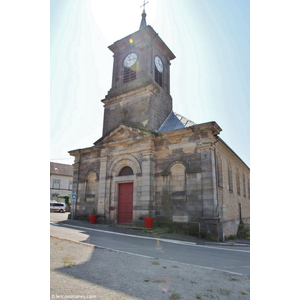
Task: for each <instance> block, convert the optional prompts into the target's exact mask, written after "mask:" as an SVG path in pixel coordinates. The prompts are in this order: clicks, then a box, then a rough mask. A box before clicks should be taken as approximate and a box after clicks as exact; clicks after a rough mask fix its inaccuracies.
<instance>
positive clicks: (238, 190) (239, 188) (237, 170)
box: [236, 168, 241, 195]
mask: <svg viewBox="0 0 300 300" xmlns="http://www.w3.org/2000/svg"><path fill="white" fill-rule="evenodd" d="M236 188H237V193H238V195H240V194H241V182H240V172H239V169H238V168H236Z"/></svg>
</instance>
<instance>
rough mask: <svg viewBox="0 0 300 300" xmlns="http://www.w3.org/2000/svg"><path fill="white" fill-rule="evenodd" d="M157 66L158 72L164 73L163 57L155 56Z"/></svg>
mask: <svg viewBox="0 0 300 300" xmlns="http://www.w3.org/2000/svg"><path fill="white" fill-rule="evenodd" d="M155 66H156V68H157V70H158V72H160V73H162V72H163V70H164V65H163V63H162V61H161V59H160V58H159V57H158V56H155Z"/></svg>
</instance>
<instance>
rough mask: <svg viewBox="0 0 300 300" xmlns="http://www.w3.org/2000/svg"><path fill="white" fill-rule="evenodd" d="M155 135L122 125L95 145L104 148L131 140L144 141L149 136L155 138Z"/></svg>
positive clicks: (144, 130) (145, 130)
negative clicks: (107, 145) (106, 145)
mask: <svg viewBox="0 0 300 300" xmlns="http://www.w3.org/2000/svg"><path fill="white" fill-rule="evenodd" d="M154 134H155V133H154V132H151V131H149V130H147V129H142V128H136V127H131V126H129V125H125V124H121V125H119V126H118V127H117V128H115V129H114V130H112V131H111V132H110V133H108V134H107V135H106V136H104V137H102V138H100V139H99V140H97V141H96V142H95V143H94V145H95V146H96V147H97V146H102V145H105V144H112V143H113V144H114V143H120V142H126V141H131V140H137V139H142V138H145V137H148V136H153V135H154Z"/></svg>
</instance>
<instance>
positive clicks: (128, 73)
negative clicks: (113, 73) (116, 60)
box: [123, 63, 136, 83]
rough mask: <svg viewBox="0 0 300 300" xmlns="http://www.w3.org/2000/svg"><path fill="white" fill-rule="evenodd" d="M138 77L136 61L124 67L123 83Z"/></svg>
mask: <svg viewBox="0 0 300 300" xmlns="http://www.w3.org/2000/svg"><path fill="white" fill-rule="evenodd" d="M134 79H136V63H135V64H134V65H133V66H131V67H130V68H126V67H124V76H123V83H126V82H129V81H132V80H134Z"/></svg>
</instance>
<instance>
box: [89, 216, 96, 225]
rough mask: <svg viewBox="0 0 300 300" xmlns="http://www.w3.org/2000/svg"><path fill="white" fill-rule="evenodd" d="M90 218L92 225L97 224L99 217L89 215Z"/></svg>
mask: <svg viewBox="0 0 300 300" xmlns="http://www.w3.org/2000/svg"><path fill="white" fill-rule="evenodd" d="M89 217H90V223H91V224H94V223H95V222H96V219H97V216H94V215H89Z"/></svg>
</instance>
